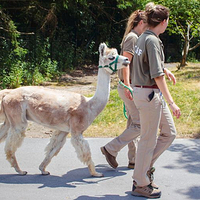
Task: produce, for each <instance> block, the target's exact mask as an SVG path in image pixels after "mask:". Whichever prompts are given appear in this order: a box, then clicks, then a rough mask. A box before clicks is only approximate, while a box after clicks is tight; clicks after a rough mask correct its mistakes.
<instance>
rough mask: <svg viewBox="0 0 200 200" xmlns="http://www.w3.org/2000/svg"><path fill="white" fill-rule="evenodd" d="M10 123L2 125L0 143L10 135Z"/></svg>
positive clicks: (0, 126) (0, 127)
mask: <svg viewBox="0 0 200 200" xmlns="http://www.w3.org/2000/svg"><path fill="white" fill-rule="evenodd" d="M8 129H9V122H8V121H7V120H6V121H5V122H4V123H2V124H1V125H0V142H3V141H4V140H5V139H6V137H7V134H8Z"/></svg>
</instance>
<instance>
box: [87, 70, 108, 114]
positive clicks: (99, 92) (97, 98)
mask: <svg viewBox="0 0 200 200" xmlns="http://www.w3.org/2000/svg"><path fill="white" fill-rule="evenodd" d="M109 95H110V74H109V73H108V72H107V71H106V70H104V69H99V70H98V80H97V88H96V92H95V94H94V96H93V97H92V98H91V100H90V105H91V109H92V110H93V111H94V113H96V115H98V114H99V113H100V112H101V111H102V110H103V109H104V107H105V106H106V103H107V102H108V99H109Z"/></svg>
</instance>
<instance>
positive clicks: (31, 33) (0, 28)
mask: <svg viewBox="0 0 200 200" xmlns="http://www.w3.org/2000/svg"><path fill="white" fill-rule="evenodd" d="M0 30H3V31H6V32H11V31H10V30H7V29H5V28H3V27H0ZM15 33H18V34H20V35H34V34H35V33H34V32H30V33H24V32H19V31H15Z"/></svg>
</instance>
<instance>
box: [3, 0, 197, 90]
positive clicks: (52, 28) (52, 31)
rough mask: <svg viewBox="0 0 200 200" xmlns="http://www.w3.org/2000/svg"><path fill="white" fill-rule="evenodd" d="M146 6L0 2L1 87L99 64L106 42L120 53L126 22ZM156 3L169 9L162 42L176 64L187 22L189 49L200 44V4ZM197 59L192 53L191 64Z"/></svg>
mask: <svg viewBox="0 0 200 200" xmlns="http://www.w3.org/2000/svg"><path fill="white" fill-rule="evenodd" d="M147 2H150V0H111V1H106V0H103V1H98V0H75V1H72V0H60V1H52V0H46V1H39V0H33V1H20V3H19V2H18V1H1V2H0V9H1V10H0V23H1V29H0V47H1V55H0V66H1V68H0V78H1V83H0V87H1V88H5V87H18V86H20V85H30V84H41V83H42V82H43V81H47V80H48V81H50V80H52V79H55V78H56V77H57V76H58V75H59V73H62V72H66V71H69V70H71V69H75V68H77V67H79V68H80V67H81V66H83V65H87V64H96V65H97V64H98V47H99V44H100V43H101V42H106V43H107V44H108V46H110V47H115V48H117V49H118V51H119V50H120V43H121V39H122V36H123V34H124V30H125V25H126V22H127V18H128V17H129V15H130V14H131V13H132V12H133V11H134V10H136V9H144V6H145V4H146V3H147ZM155 3H160V4H163V5H166V6H168V7H169V8H170V10H171V15H170V16H171V19H170V23H169V28H168V31H167V32H166V34H165V35H164V36H163V38H162V39H163V41H164V45H165V51H166V54H167V55H166V59H167V60H168V61H178V59H179V58H180V57H181V49H182V48H183V43H184V42H183V41H182V40H181V37H178V35H180V34H183V33H184V31H185V27H186V25H187V23H189V22H191V21H193V23H192V25H191V36H192V37H193V40H192V41H191V44H192V46H194V45H195V44H196V43H198V42H199V32H200V28H199V27H200V26H199V23H200V20H199V16H200V9H199V8H200V6H199V4H200V3H199V1H197V0H168V1H164V0H158V1H155ZM180 5H181V6H180ZM7 8H12V9H7ZM177 8H178V9H177ZM169 34H171V35H172V36H173V37H172V36H169ZM173 44H177V46H175V45H173ZM197 54H198V52H197V51H195V53H194V54H193V55H192V57H193V58H192V59H193V60H194V59H195V55H197ZM189 59H190V60H191V58H189ZM17 68H19V69H17ZM15 74H16V75H15ZM16 76H17V78H16Z"/></svg>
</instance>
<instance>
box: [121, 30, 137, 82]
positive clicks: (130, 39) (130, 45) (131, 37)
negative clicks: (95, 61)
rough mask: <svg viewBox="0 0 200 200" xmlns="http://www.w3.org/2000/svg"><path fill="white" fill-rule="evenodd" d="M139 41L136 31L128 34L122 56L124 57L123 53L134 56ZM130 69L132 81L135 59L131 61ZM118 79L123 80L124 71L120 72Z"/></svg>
mask: <svg viewBox="0 0 200 200" xmlns="http://www.w3.org/2000/svg"><path fill="white" fill-rule="evenodd" d="M137 39H138V34H137V33H136V32H135V31H134V30H132V31H131V32H130V33H128V34H127V36H126V38H125V40H124V42H123V43H122V49H121V52H120V54H121V55H122V54H123V52H128V53H130V54H132V55H134V48H135V44H136V41H137ZM129 69H130V79H131V73H132V69H133V59H132V60H131V62H130V64H129ZM118 77H119V79H120V80H123V69H120V70H118Z"/></svg>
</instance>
